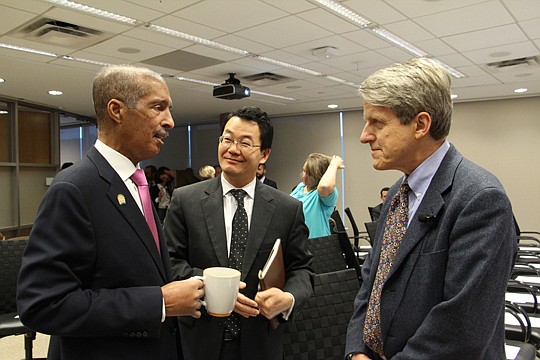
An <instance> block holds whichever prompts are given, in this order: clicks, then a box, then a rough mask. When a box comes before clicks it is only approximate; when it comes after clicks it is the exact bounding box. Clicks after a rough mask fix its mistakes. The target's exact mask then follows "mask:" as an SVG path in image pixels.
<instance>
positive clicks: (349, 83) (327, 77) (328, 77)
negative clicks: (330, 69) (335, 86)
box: [324, 75, 359, 88]
mask: <svg viewBox="0 0 540 360" xmlns="http://www.w3.org/2000/svg"><path fill="white" fill-rule="evenodd" d="M324 77H325V78H326V79H328V80H332V81H335V82H338V83H341V84H343V85H348V86H352V87H354V88H358V87H359V86H358V84H355V83H353V82H350V81H347V80H343V79H340V78H338V77H335V76H331V75H325V76H324Z"/></svg>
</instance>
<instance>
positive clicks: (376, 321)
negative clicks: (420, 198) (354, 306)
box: [364, 181, 410, 359]
mask: <svg viewBox="0 0 540 360" xmlns="http://www.w3.org/2000/svg"><path fill="white" fill-rule="evenodd" d="M409 190H410V188H409V184H407V182H406V181H405V182H403V184H401V187H400V188H399V191H398V193H397V194H396V196H395V197H394V198H393V199H392V203H391V204H390V210H389V211H388V216H387V218H386V223H385V225H384V234H383V241H382V247H381V255H380V259H379V266H378V267H377V274H376V275H375V281H374V283H373V288H372V289H371V296H370V298H369V305H368V309H367V312H366V319H365V321H364V342H365V343H366V345H367V346H369V347H370V348H371V349H372V350H373V351H374V352H376V353H377V354H378V355H379V356H380V357H381V358H383V359H384V351H383V341H382V332H381V293H382V288H383V286H384V283H385V281H386V279H387V278H388V273H389V272H390V269H392V262H393V261H394V259H395V257H396V254H397V252H398V249H399V245H400V244H401V240H402V239H403V236H404V235H405V232H406V231H407V222H408V219H409Z"/></svg>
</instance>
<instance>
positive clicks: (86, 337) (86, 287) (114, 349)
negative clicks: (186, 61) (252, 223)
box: [17, 65, 204, 360]
mask: <svg viewBox="0 0 540 360" xmlns="http://www.w3.org/2000/svg"><path fill="white" fill-rule="evenodd" d="M93 100H94V107H95V110H96V115H97V126H98V140H97V141H96V144H95V146H94V147H93V148H92V149H90V150H89V151H88V153H87V154H86V156H85V157H84V158H83V159H82V160H81V161H79V162H78V163H76V164H75V165H73V166H71V167H69V168H67V169H65V170H62V171H61V172H60V173H59V174H58V175H57V176H56V177H55V179H54V181H53V183H52V185H51V187H50V189H49V190H48V191H47V193H46V194H45V197H44V199H43V201H42V203H41V205H40V207H39V211H38V214H37V218H36V221H35V223H34V226H33V228H32V233H31V234H30V240H29V243H28V247H27V249H26V252H25V254H24V256H23V259H22V266H21V271H20V275H19V282H18V294H17V305H18V309H19V312H20V317H21V320H22V322H23V323H24V324H25V325H27V326H28V327H29V328H32V329H34V330H37V331H39V332H42V333H46V334H51V335H52V336H51V343H50V346H49V355H48V358H49V359H83V360H85V359H88V360H94V359H103V360H119V359H126V360H128V359H129V360H133V359H140V360H148V359H162V360H178V359H182V351H181V344H180V340H179V335H178V334H179V331H178V322H177V318H176V316H179V315H188V316H193V317H199V316H200V311H199V310H198V309H199V308H200V302H199V298H200V297H202V296H203V295H204V291H203V290H202V281H200V280H186V281H182V282H180V281H172V274H171V265H170V261H169V256H168V252H167V243H166V241H165V239H164V237H163V233H162V231H161V227H160V226H159V219H158V217H157V214H156V212H155V210H154V208H153V206H152V205H150V204H148V206H147V209H150V211H151V212H152V214H147V215H148V217H149V221H152V218H153V220H154V221H155V224H156V226H157V234H156V236H154V235H153V234H152V232H151V230H150V227H149V224H151V223H150V222H147V221H146V220H145V216H144V214H143V212H144V210H143V209H144V206H143V203H142V202H141V201H142V200H141V197H140V196H139V192H138V189H137V185H136V184H135V183H134V182H133V181H132V180H131V178H130V177H131V176H132V174H133V173H134V172H135V170H136V169H138V165H137V164H138V162H139V161H141V160H145V159H148V158H151V157H152V156H154V155H156V154H157V153H158V152H159V150H160V148H161V146H162V145H163V140H164V139H165V138H166V137H167V135H168V130H169V129H171V128H172V127H173V126H174V121H173V119H172V117H171V113H170V107H171V105H172V101H171V97H170V95H169V90H168V87H167V84H166V83H165V81H164V80H163V78H162V77H161V76H160V75H158V74H156V73H155V72H153V71H150V70H148V69H144V68H137V67H132V66H128V65H118V66H111V67H107V68H104V69H103V70H102V71H101V72H100V73H99V74H98V75H97V76H96V78H95V80H94V85H93ZM139 171H142V170H139Z"/></svg>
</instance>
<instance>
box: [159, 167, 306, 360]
mask: <svg viewBox="0 0 540 360" xmlns="http://www.w3.org/2000/svg"><path fill="white" fill-rule="evenodd" d="M255 186H256V187H255V199H254V203H253V211H252V216H251V223H250V229H249V234H248V240H247V247H246V250H245V253H244V258H243V262H242V278H241V280H242V281H244V282H246V283H247V287H246V289H244V290H242V292H243V293H244V294H245V295H246V296H247V297H249V298H251V299H254V298H255V294H256V293H257V286H258V283H259V280H258V277H257V274H258V272H259V270H261V269H262V268H263V266H264V264H265V262H266V259H267V258H268V255H269V254H270V250H271V249H272V246H273V244H274V242H275V241H276V239H277V238H281V241H282V245H283V253H284V261H285V268H286V270H285V271H286V277H287V282H286V284H285V288H284V289H283V290H284V291H288V292H290V293H291V294H293V296H294V298H295V309H298V308H301V306H302V304H303V303H304V302H305V301H306V300H307V298H308V297H309V296H310V295H311V294H312V292H313V273H312V270H311V258H312V255H311V253H310V252H309V250H308V248H307V234H308V230H307V227H306V225H305V223H304V213H303V211H302V203H301V202H299V201H298V200H296V199H293V198H292V197H290V196H289V195H287V194H285V193H283V192H280V191H278V190H276V189H274V188H272V187H270V186H266V185H264V184H262V183H261V182H260V181H256V185H255ZM164 228H165V235H166V238H167V241H168V242H169V251H170V254H171V263H172V266H173V273H174V275H175V277H176V278H178V279H184V278H188V277H190V276H193V275H202V271H203V269H205V268H208V267H212V266H225V267H227V266H228V253H227V240H226V235H225V219H224V214H223V190H222V187H221V177H217V178H214V179H211V180H207V181H203V182H200V183H197V184H193V185H189V186H184V187H180V188H178V189H176V190H175V191H174V193H173V196H172V200H171V205H170V207H169V210H168V212H167V217H166V218H165V224H164ZM201 311H202V316H201V318H199V319H194V318H191V317H181V318H180V329H181V333H182V341H183V347H184V351H185V354H184V355H185V358H186V359H189V360H192V359H196V360H199V359H204V360H217V359H218V358H219V353H220V348H221V342H222V338H223V330H224V327H223V323H224V320H225V319H224V318H216V317H212V316H210V315H208V314H207V313H206V311H205V309H204V308H202V309H201ZM240 321H241V333H240V334H241V335H240V337H241V339H240V342H241V344H242V359H250V360H282V359H283V352H282V347H283V344H282V337H283V327H282V326H280V327H279V328H278V329H277V330H270V329H269V327H268V324H269V322H268V320H267V319H266V318H265V317H264V316H262V315H259V316H257V317H255V318H249V319H245V318H243V317H241V316H240Z"/></svg>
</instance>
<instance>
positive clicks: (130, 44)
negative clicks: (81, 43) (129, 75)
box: [85, 35, 173, 62]
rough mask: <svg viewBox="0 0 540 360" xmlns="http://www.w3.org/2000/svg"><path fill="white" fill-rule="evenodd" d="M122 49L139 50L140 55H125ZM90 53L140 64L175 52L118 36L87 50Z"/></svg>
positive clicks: (164, 47) (168, 48) (165, 47)
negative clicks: (157, 56) (139, 62)
mask: <svg viewBox="0 0 540 360" xmlns="http://www.w3.org/2000/svg"><path fill="white" fill-rule="evenodd" d="M121 48H133V49H138V50H140V52H138V53H123V52H121V51H119V49H121ZM85 51H87V52H89V53H95V54H102V55H110V56H113V57H115V58H118V59H125V60H126V61H129V62H138V61H142V60H145V59H149V58H153V57H155V56H156V55H161V54H166V53H170V52H171V51H173V49H172V48H170V47H168V46H163V45H158V44H155V43H150V42H146V41H142V40H137V39H134V38H131V37H127V36H123V35H120V36H116V37H114V38H113V39H110V40H106V41H103V42H101V43H99V44H97V45H94V46H90V47H88V48H86V49H85Z"/></svg>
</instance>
